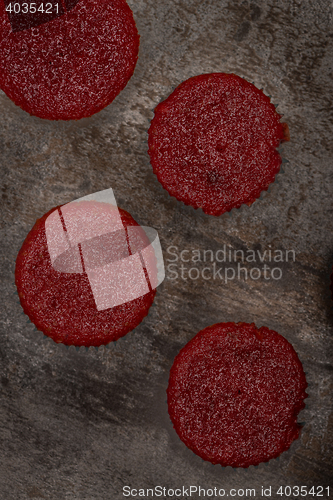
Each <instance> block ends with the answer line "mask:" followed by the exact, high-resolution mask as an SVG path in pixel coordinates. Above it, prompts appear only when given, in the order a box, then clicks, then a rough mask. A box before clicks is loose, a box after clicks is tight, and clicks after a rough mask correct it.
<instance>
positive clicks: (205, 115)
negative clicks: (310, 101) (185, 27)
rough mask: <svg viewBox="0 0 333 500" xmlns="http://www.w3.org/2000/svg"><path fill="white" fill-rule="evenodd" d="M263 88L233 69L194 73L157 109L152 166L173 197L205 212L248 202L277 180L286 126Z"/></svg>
mask: <svg viewBox="0 0 333 500" xmlns="http://www.w3.org/2000/svg"><path fill="white" fill-rule="evenodd" d="M280 118H281V116H280V115H279V114H278V113H277V112H276V110H275V107H274V105H273V104H271V103H270V99H269V97H267V96H266V95H265V94H264V93H263V92H262V91H261V90H259V89H257V88H256V87H255V86H254V85H252V84H251V83H249V82H247V81H246V80H244V79H243V78H240V77H239V76H237V75H234V74H225V73H213V74H206V75H200V76H195V77H193V78H190V79H189V80H186V81H185V82H183V83H182V84H181V85H179V86H178V87H177V88H176V90H175V91H174V92H173V93H172V94H171V95H170V96H169V97H168V98H167V99H166V100H165V101H164V102H162V103H160V104H159V105H158V106H157V107H156V109H155V116H154V119H153V120H152V122H151V126H150V129H149V155H150V160H151V164H152V167H153V170H154V172H155V174H156V176H157V178H158V180H159V181H160V183H161V184H162V186H163V187H164V188H165V189H166V190H167V191H168V193H169V194H170V195H171V196H175V197H176V198H177V199H178V200H180V201H183V202H184V203H185V204H186V205H192V206H193V207H194V208H202V210H203V211H204V212H205V213H207V214H210V215H216V216H218V215H221V214H223V213H224V212H229V211H230V210H232V209H233V208H239V207H240V206H241V205H242V204H243V203H246V204H247V205H251V204H252V203H253V202H254V201H255V200H256V199H257V198H258V197H259V196H260V193H261V192H262V191H263V190H267V188H268V186H269V185H270V184H271V183H272V182H273V181H274V179H275V176H276V174H277V173H278V172H279V170H280V165H281V161H282V160H281V157H280V155H279V153H278V152H277V151H276V148H277V147H278V146H279V144H280V142H282V141H286V140H289V132H288V127H287V125H286V124H282V123H280Z"/></svg>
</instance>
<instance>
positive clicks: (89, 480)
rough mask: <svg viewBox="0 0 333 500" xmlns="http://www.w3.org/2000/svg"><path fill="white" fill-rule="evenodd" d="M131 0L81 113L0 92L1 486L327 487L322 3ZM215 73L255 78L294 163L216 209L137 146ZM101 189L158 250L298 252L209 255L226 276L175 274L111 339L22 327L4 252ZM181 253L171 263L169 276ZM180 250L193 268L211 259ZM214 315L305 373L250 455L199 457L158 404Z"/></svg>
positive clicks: (328, 176)
mask: <svg viewBox="0 0 333 500" xmlns="http://www.w3.org/2000/svg"><path fill="white" fill-rule="evenodd" d="M129 3H130V5H131V7H132V9H133V11H134V15H135V19H136V21H137V26H138V29H139V32H140V34H141V48H140V57H139V62H138V65H137V67H136V70H135V74H134V76H133V78H132V79H131V81H130V82H129V84H128V85H127V87H126V89H125V90H124V91H123V92H122V93H121V94H120V95H119V96H118V97H117V99H116V100H115V101H114V102H113V103H112V104H111V105H110V106H109V107H107V108H106V109H104V110H103V111H101V112H100V113H98V114H97V115H95V116H93V117H91V118H89V119H84V120H81V121H79V122H68V123H64V122H48V121H43V120H41V119H38V118H35V117H31V116H29V115H28V114H26V113H25V112H24V111H22V110H21V109H19V108H18V107H16V106H15V105H14V104H13V103H12V102H11V101H10V100H9V99H8V98H7V97H6V96H5V95H4V94H3V93H0V109H1V122H0V134H1V135H0V168H1V199H2V203H1V223H0V224H1V226H0V228H1V242H2V244H1V250H0V254H1V283H0V286H1V292H2V301H1V303H2V307H1V319H0V323H1V343H0V359H1V362H0V363H1V364H0V372H1V378H0V381H1V392H0V398H1V404H0V443H1V445H0V446H1V453H0V498H1V500H2V499H3V500H12V499H13V500H21V499H22V500H23V499H31V498H45V499H49V500H51V499H52V500H60V499H61V500H63V499H66V500H67V499H68V500H71V499H79V500H108V499H114V500H118V499H119V500H120V499H122V498H125V497H123V494H122V488H123V486H125V485H129V486H131V487H132V488H152V487H154V486H157V485H162V486H165V487H168V488H175V487H181V486H190V485H198V486H199V485H200V486H201V487H203V488H214V487H215V486H216V487H220V488H225V489H226V491H227V492H228V490H229V489H230V488H236V489H238V488H256V491H257V498H260V497H261V495H260V492H261V485H265V487H269V486H272V498H281V496H278V495H277V494H276V491H277V488H278V487H279V486H280V485H282V486H286V485H300V486H301V485H306V486H307V487H310V486H312V485H322V486H325V487H326V486H329V485H330V486H332V487H333V484H332V479H330V478H332V477H333V468H332V465H333V462H332V455H333V454H332V447H333V446H332V445H333V412H332V402H331V394H332V388H333V377H332V373H333V371H332V370H333V366H332V354H333V347H332V333H333V329H332V326H333V315H332V302H331V299H330V291H329V275H330V272H331V267H332V264H333V238H332V233H333V231H332V220H333V217H332V212H333V205H332V128H333V127H332V95H333V84H332V72H333V70H332V56H333V54H332V37H333V27H332V6H331V2H330V1H328V0H327V1H326V0H314V1H312V2H310V1H309V0H302V1H301V0H288V1H287V0H279V1H277V0H268V1H265V2H263V1H257V2H250V1H246V0H245V1H240V0H236V1H230V2H227V1H225V0H136V1H134V0H130V1H129ZM213 71H223V72H235V73H237V74H239V75H240V76H243V77H245V78H246V79H248V80H249V81H253V82H254V83H255V84H256V85H257V86H258V87H260V88H263V89H264V91H265V93H267V94H269V95H271V96H272V102H273V103H274V104H278V105H279V106H278V111H279V112H280V113H281V114H283V115H284V120H285V121H287V122H288V124H289V127H290V132H291V142H290V143H288V144H286V145H284V146H283V148H282V155H283V157H284V158H286V159H287V160H288V163H285V164H284V173H281V174H279V175H278V177H277V180H276V182H275V183H274V184H273V185H272V187H271V189H270V191H269V192H267V193H265V195H264V196H263V197H262V199H260V200H258V201H257V202H256V203H254V204H253V206H252V207H251V208H248V207H245V208H242V209H240V210H236V211H233V212H232V213H231V214H230V215H229V214H225V215H223V216H221V217H219V218H214V217H210V216H207V215H205V214H204V213H203V212H202V211H200V210H197V211H196V210H194V209H192V208H191V207H187V206H185V205H183V204H182V203H180V202H178V201H176V200H175V199H174V198H171V197H170V196H169V195H168V193H167V192H166V191H164V190H163V189H162V188H161V186H160V185H159V183H158V181H157V180H156V178H155V176H154V174H153V173H152V169H151V167H150V164H149V158H148V155H147V129H148V127H149V121H150V120H151V118H152V116H153V109H154V107H155V106H156V105H157V103H158V102H160V101H161V100H162V99H164V98H165V97H166V96H167V95H168V94H169V93H170V92H171V91H172V90H173V88H174V87H175V86H177V85H178V84H179V83H180V82H181V81H183V80H184V79H187V78H189V77H191V76H193V75H196V74H199V73H204V72H213ZM108 187H112V188H113V189H114V192H115V195H116V198H117V201H118V203H119V205H120V206H121V207H122V208H124V209H126V210H127V211H129V212H130V213H131V214H132V215H133V216H134V217H135V218H136V219H137V220H138V221H139V222H140V223H142V224H144V225H147V226H152V227H155V228H156V229H157V230H158V231H159V235H160V239H161V242H162V245H163V249H164V253H165V258H166V259H174V258H175V257H172V256H171V254H170V250H169V252H168V247H169V246H170V245H173V246H176V247H177V249H178V250H177V255H178V256H179V254H180V252H181V251H182V250H185V249H189V250H190V249H198V250H201V252H203V251H204V250H209V249H211V250H213V251H214V252H215V251H217V250H219V249H223V248H224V245H226V248H227V249H233V250H243V251H244V252H245V254H246V250H248V249H252V250H256V251H257V250H259V251H260V252H261V253H263V252H264V251H265V250H266V251H267V252H268V250H270V249H271V251H272V252H273V254H274V251H275V250H277V249H279V250H282V251H283V252H284V254H283V255H284V256H285V252H286V250H293V251H294V252H295V259H293V258H292V256H293V254H292V253H289V257H290V258H289V261H288V262H282V263H273V262H266V264H267V265H268V266H270V267H271V268H273V267H279V268H280V269H281V270H282V277H281V279H275V280H274V279H270V280H268V279H265V278H264V277H263V276H261V278H259V279H252V278H251V277H248V279H247V280H245V279H244V278H245V271H242V272H241V279H237V263H234V262H233V263H231V264H229V263H227V264H223V263H217V267H218V268H221V267H222V268H225V266H226V267H229V268H232V269H234V270H235V272H236V278H235V279H233V280H231V279H230V281H229V282H227V283H225V280H221V279H220V278H219V277H216V279H215V280H214V279H213V277H212V275H211V279H208V280H205V279H203V278H202V277H200V278H199V279H197V280H192V279H187V280H185V279H182V278H181V276H179V277H178V279H171V278H173V277H174V276H175V273H172V272H171V271H170V270H169V271H167V279H166V280H165V281H164V283H163V284H162V285H161V286H160V287H159V289H158V293H157V297H156V299H155V304H154V306H153V307H152V309H151V311H150V314H149V316H148V317H147V318H146V319H145V320H144V321H143V323H142V324H141V325H140V326H139V327H138V328H137V329H136V330H135V331H133V332H132V333H130V334H129V335H127V336H126V337H125V338H123V339H121V340H120V341H118V342H117V343H116V344H115V345H113V346H112V347H111V348H110V349H107V348H104V347H103V348H100V349H99V350H98V352H96V350H95V349H92V348H91V349H89V351H88V352H85V350H83V349H80V350H79V352H77V351H76V350H75V348H74V347H71V348H70V349H69V350H66V348H65V347H64V346H60V345H56V344H54V343H53V342H52V341H50V340H45V339H44V338H43V335H42V334H41V333H40V332H37V330H36V329H35V328H34V326H33V325H32V324H31V323H27V317H26V316H25V315H24V314H23V313H22V309H21V307H20V305H19V304H18V300H17V299H18V297H17V294H16V291H15V290H16V289H15V285H14V268H15V258H16V255H17V252H18V250H19V248H20V246H21V244H22V242H23V240H24V238H25V236H26V234H27V233H28V231H29V230H30V228H31V227H32V225H33V224H34V222H35V220H36V218H37V217H40V216H41V215H42V214H44V213H45V212H46V211H48V210H49V209H50V208H52V207H53V206H55V205H58V204H63V203H67V202H69V201H71V200H73V199H75V198H78V197H80V196H84V195H86V194H88V193H91V192H94V191H98V190H102V189H105V188H108ZM173 253H175V249H173ZM183 255H184V257H188V255H189V254H183ZM207 256H208V254H207ZM219 256H221V253H220V254H219ZM238 256H241V253H240V252H239V253H238ZM266 256H268V254H266ZM284 260H285V259H284ZM166 264H167V265H168V264H170V262H166ZM180 264H181V262H180V261H178V263H177V266H176V267H174V268H172V269H173V270H174V271H175V270H177V271H178V272H179V271H180ZM183 264H184V266H186V267H187V268H189V267H194V266H195V267H197V268H198V269H199V272H201V271H202V270H203V269H204V268H205V267H207V266H208V267H210V268H212V266H213V263H212V262H206V263H204V262H202V263H197V264H194V265H191V264H190V263H183ZM244 266H245V267H247V270H248V272H250V271H251V269H253V268H255V267H257V268H262V267H263V263H261V262H260V260H259V257H258V254H257V261H256V262H253V263H247V264H245V265H244ZM223 272H224V271H223ZM275 272H276V273H277V274H276V276H279V275H280V272H279V271H275ZM228 273H229V275H230V276H231V275H232V274H233V272H232V271H231V270H229V271H228ZM192 276H194V277H195V276H196V271H192ZM252 276H254V277H256V276H257V275H256V273H255V272H252ZM220 321H246V322H255V323H256V325H257V326H262V325H265V326H268V327H269V328H271V329H275V330H277V331H278V332H279V333H281V334H282V335H284V336H285V337H286V338H287V339H288V340H289V341H290V342H291V343H292V344H293V346H294V347H295V349H296V351H297V352H298V354H299V357H300V359H301V361H302V362H303V365H304V369H305V371H306V372H307V379H308V383H309V387H308V394H309V398H308V400H307V407H306V409H305V410H303V411H302V413H301V415H300V419H299V420H300V421H301V422H304V428H303V431H302V435H301V437H300V439H299V440H298V441H297V442H295V443H294V444H293V445H292V446H291V448H290V450H289V451H287V452H285V453H284V454H283V455H282V456H281V458H280V459H279V460H277V461H271V462H269V463H268V464H261V465H260V466H259V467H258V468H254V467H250V468H249V469H248V470H242V469H239V470H237V469H231V468H228V467H227V468H225V469H222V468H221V467H219V466H213V465H211V464H209V463H206V462H203V461H202V460H201V459H200V458H199V457H197V456H196V455H194V454H193V453H192V452H191V451H190V450H188V449H187V448H186V446H185V445H184V444H183V443H182V442H181V441H180V440H179V439H178V437H177V435H176V434H175V432H174V430H173V428H172V425H171V423H170V421H169V418H168V414H167V406H166V393H165V390H166V387H167V382H168V372H169V369H170V367H171V365H172V362H173V358H174V356H175V355H176V353H177V352H178V351H179V349H180V348H181V347H182V346H183V345H184V344H185V343H186V342H187V341H188V340H189V339H191V338H192V337H193V336H194V335H195V333H197V332H198V331H199V330H200V329H202V328H203V327H205V326H208V325H211V324H213V323H216V322H220ZM331 494H333V489H332V492H331ZM169 498H171V497H170V496H169ZM182 498H185V496H184V497H182ZM192 498H198V497H197V496H196V495H193V497H192ZM236 498H240V496H237V497H236ZM244 498H246V495H245V496H244ZM247 498H250V497H249V495H248V496H247ZM282 498H283V497H282ZM310 498H311V496H310ZM312 498H314V497H312Z"/></svg>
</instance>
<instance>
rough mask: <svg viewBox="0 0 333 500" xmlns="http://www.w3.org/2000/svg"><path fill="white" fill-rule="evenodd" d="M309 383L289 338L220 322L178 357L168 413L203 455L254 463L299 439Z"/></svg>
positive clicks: (238, 464)
mask: <svg viewBox="0 0 333 500" xmlns="http://www.w3.org/2000/svg"><path fill="white" fill-rule="evenodd" d="M306 387H307V383H306V379H305V374H304V372H303V368H302V364H301V362H300V361H299V359H298V357H297V354H296V352H295V350H294V349H293V347H292V346H291V344H290V343H289V342H288V341H287V340H286V339H285V338H284V337H282V336H281V335H279V334H278V333H276V332H274V331H272V330H269V329H268V328H266V327H262V328H259V329H257V328H256V327H255V325H254V324H251V325H250V324H247V323H238V324H235V323H220V324H217V325H213V326H211V327H209V328H205V329H204V330H202V331H201V332H199V333H198V334H197V335H196V336H195V337H194V338H193V339H192V340H191V341H190V342H189V343H188V344H187V345H186V346H185V347H184V348H183V349H182V350H181V351H180V353H179V354H178V355H177V357H176V359H175V361H174V364H173V366H172V368H171V373H170V380H169V387H168V390H167V393H168V406H169V414H170V417H171V420H172V422H173V425H174V428H175V429H176V431H177V433H178V435H179V437H180V439H181V440H182V441H183V442H184V443H185V444H186V445H187V446H188V447H189V448H190V449H191V450H192V451H194V453H196V454H197V455H199V456H200V457H201V458H203V459H204V460H208V461H209V462H212V463H213V464H221V465H222V466H228V465H230V466H232V467H249V465H258V464H259V463H260V462H267V461H268V460H270V459H272V458H276V457H278V456H279V455H280V454H281V453H282V452H283V451H285V450H287V449H288V448H289V446H290V445H291V443H292V442H293V441H294V440H295V439H297V437H298V435H299V432H300V425H299V424H297V415H298V413H299V412H300V410H301V409H302V408H304V406H305V404H304V398H306V397H307V394H306V393H305V389H306Z"/></svg>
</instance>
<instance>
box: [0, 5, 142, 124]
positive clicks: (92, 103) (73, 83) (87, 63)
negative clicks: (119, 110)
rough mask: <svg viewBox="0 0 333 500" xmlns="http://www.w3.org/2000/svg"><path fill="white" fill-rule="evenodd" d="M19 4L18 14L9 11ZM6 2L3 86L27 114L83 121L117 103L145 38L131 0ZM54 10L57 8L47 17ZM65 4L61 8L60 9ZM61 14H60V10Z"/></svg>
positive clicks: (1, 16)
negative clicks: (28, 9)
mask: <svg viewBox="0 0 333 500" xmlns="http://www.w3.org/2000/svg"><path fill="white" fill-rule="evenodd" d="M14 4H15V5H19V4H21V6H20V9H18V7H17V8H16V10H17V11H18V10H19V13H18V14H15V13H14V11H12V13H9V12H8V11H7V12H6V10H5V9H6V6H7V8H9V5H11V6H12V9H13V5H14ZM24 5H28V6H30V3H28V4H27V3H26V2H23V3H22V1H20V2H17V1H16V2H10V1H9V0H5V2H0V88H1V89H2V90H3V91H4V92H5V93H6V94H7V96H8V97H9V98H10V99H12V100H13V101H14V102H15V104H17V105H18V106H20V107H21V108H22V109H24V110H25V111H27V112H28V113H30V114H31V115H36V116H38V117H40V118H47V119H49V120H73V119H75V120H77V119H79V118H83V117H87V116H91V115H93V114H94V113H97V112H98V111H100V110H101V109H103V108H104V107H105V106H107V105H108V104H110V103H111V102H112V101H113V99H114V98H115V97H116V96H117V95H118V94H119V92H120V91H121V90H122V89H123V88H124V87H125V85H126V83H127V82H128V80H129V79H130V77H131V76H132V74H133V71H134V68H135V65H136V62H137V58H138V50H139V35H138V32H137V29H136V26H135V22H134V19H133V14H132V11H131V10H130V8H129V6H128V5H127V3H126V1H125V0H112V2H111V1H110V0H64V1H58V2H54V1H53V2H47V3H45V2H44V3H43V2H37V3H35V4H31V5H35V6H36V8H37V9H38V8H39V7H40V6H41V5H42V6H43V9H44V13H41V12H38V10H37V12H36V13H35V14H32V13H29V12H28V13H26V14H23V13H22V12H23V9H26V7H24ZM46 5H48V6H50V5H52V9H50V7H48V9H49V10H51V12H50V13H46ZM56 6H57V7H56ZM57 12H58V13H57Z"/></svg>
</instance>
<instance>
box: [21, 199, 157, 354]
mask: <svg viewBox="0 0 333 500" xmlns="http://www.w3.org/2000/svg"><path fill="white" fill-rule="evenodd" d="M57 209H58V207H57V208H54V209H52V210H50V211H49V212H48V213H47V214H45V215H44V216H43V217H42V218H41V219H38V220H37V222H36V223H35V225H34V227H33V228H32V229H31V231H30V232H29V234H28V236H27V237H26V239H25V241H24V243H23V245H22V248H21V250H20V251H19V254H18V256H17V259H16V269H15V282H16V286H17V290H18V295H19V298H20V301H21V305H22V307H23V310H24V312H25V313H26V314H27V315H28V316H29V318H30V319H31V321H32V322H33V323H34V324H35V325H36V327H37V328H38V329H39V330H41V331H42V332H43V333H44V334H45V335H47V336H49V337H51V338H52V339H53V340H54V341H55V342H61V343H63V344H66V345H75V346H86V347H88V346H100V345H106V344H108V343H109V342H111V341H114V340H117V339H119V338H120V337H122V336H124V335H126V334H127V333H128V332H130V331H131V330H133V329H134V328H136V327H137V326H138V325H139V323H140V322H141V321H142V320H143V318H144V317H145V316H146V315H147V314H148V312H149V308H150V306H151V305H152V303H153V301H154V297H155V293H156V291H155V290H151V291H150V292H149V293H147V294H146V295H143V296H141V297H139V298H137V299H135V300H132V301H130V302H127V303H125V304H121V305H118V306H115V307H113V308H109V309H106V310H101V311H98V310H97V308H96V304H95V301H94V296H93V292H92V289H91V286H90V283H89V280H88V277H87V274H86V273H82V274H78V273H75V274H74V273H73V274H66V273H63V272H57V271H55V270H54V268H53V266H52V264H51V259H50V254H49V251H48V244H47V239H46V231H45V221H46V219H47V218H48V216H49V215H50V214H51V213H53V212H54V211H56V210H57ZM119 213H120V216H121V221H122V223H123V225H124V227H129V226H138V224H137V222H136V221H135V220H134V219H133V218H132V217H131V215H130V214H129V213H127V212H125V211H124V210H121V209H119Z"/></svg>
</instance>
